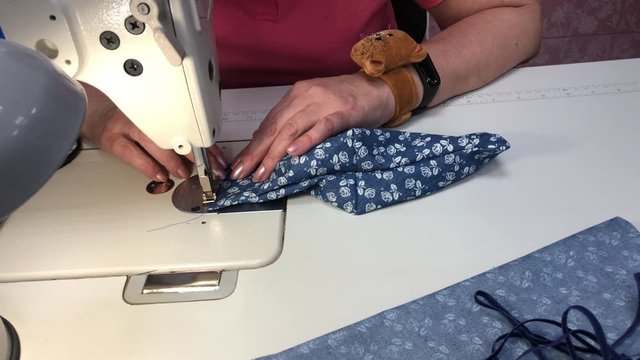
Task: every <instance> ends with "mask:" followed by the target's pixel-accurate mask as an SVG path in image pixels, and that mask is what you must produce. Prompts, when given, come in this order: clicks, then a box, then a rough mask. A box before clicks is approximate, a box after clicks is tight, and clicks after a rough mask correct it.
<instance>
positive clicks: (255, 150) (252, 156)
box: [231, 73, 395, 181]
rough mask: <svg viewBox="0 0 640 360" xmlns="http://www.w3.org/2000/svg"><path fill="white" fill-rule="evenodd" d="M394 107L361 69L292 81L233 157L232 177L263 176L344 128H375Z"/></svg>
mask: <svg viewBox="0 0 640 360" xmlns="http://www.w3.org/2000/svg"><path fill="white" fill-rule="evenodd" d="M394 111H395V99H394V97H393V94H392V92H391V89H390V88H389V87H388V86H387V85H386V84H385V83H384V81H382V80H381V79H374V78H370V77H368V76H367V75H365V74H363V73H356V74H352V75H343V76H336V77H329V78H318V79H312V80H305V81H300V82H297V83H296V84H294V85H293V87H292V88H291V89H290V90H289V91H288V92H287V93H286V94H285V95H284V97H283V98H282V99H281V100H280V102H278V104H276V106H274V107H273V109H272V110H271V111H270V112H269V114H267V116H266V118H265V119H264V121H263V122H262V124H260V127H259V128H258V129H257V130H256V132H255V133H254V134H253V139H252V140H251V142H250V143H249V144H248V145H247V147H246V148H244V149H243V150H242V151H241V152H240V154H239V155H238V156H237V157H236V159H235V160H234V161H233V163H232V168H231V178H232V179H241V178H244V177H246V176H248V175H249V174H251V173H252V172H253V180H254V181H265V180H267V179H268V178H269V176H270V175H271V173H272V172H273V170H274V169H275V167H276V164H277V163H278V162H279V161H280V160H281V159H282V158H284V157H285V156H286V155H287V154H288V155H301V154H304V153H305V152H307V151H308V150H309V149H311V148H312V147H314V146H316V145H318V144H319V143H321V142H322V141H324V140H326V139H327V138H329V137H331V136H333V135H336V134H338V133H340V132H343V131H344V130H346V129H350V128H355V127H363V128H376V127H378V126H380V125H382V124H384V123H385V122H387V121H388V120H389V119H391V118H392V117H393V113H394ZM256 168H257V170H256ZM254 170H255V172H254Z"/></svg>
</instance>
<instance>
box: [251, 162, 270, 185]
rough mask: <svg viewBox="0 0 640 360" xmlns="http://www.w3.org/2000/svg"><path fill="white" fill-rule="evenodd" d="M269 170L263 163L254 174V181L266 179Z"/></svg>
mask: <svg viewBox="0 0 640 360" xmlns="http://www.w3.org/2000/svg"><path fill="white" fill-rule="evenodd" d="M266 171H267V169H265V168H264V166H263V165H261V166H260V167H259V168H258V171H256V172H255V174H253V181H255V182H258V181H264V179H263V178H264V173H265V172H266Z"/></svg>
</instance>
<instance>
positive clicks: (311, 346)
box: [263, 218, 640, 360]
mask: <svg viewBox="0 0 640 360" xmlns="http://www.w3.org/2000/svg"><path fill="white" fill-rule="evenodd" d="M514 241H517V239H514ZM636 272H640V233H639V232H638V230H637V229H635V228H634V227H633V225H631V224H630V223H629V222H627V221H625V220H624V219H621V218H614V219H611V220H609V221H606V222H604V223H602V224H599V225H596V226H594V227H592V228H589V229H587V230H584V231H582V232H580V233H578V234H575V235H573V236H570V237H568V238H566V239H564V240H561V241H558V242H556V243H554V244H552V245H549V246H547V247H545V248H543V249H540V250H538V251H536V252H534V253H532V254H529V255H527V256H524V257H522V258H520V259H517V260H514V261H512V262H510V263H508V264H505V265H502V266H500V267H498V268H495V269H493V270H490V271H488V272H486V273H484V274H481V275H478V276H475V277H473V278H470V279H468V280H465V281H463V282H460V283H458V284H455V285H453V286H451V287H448V288H446V289H444V290H441V291H438V292H436V293H434V294H431V295H427V296H425V297H423V298H420V299H417V300H414V301H412V302H410V303H407V304H404V305H401V306H398V307H396V308H393V309H390V310H387V311H384V312H382V313H379V314H377V315H374V316H372V317H370V318H368V319H365V320H362V321H360V322H358V323H355V324H353V325H350V326H347V327H345V328H342V329H340V330H337V331H335V332H332V333H330V334H327V335H324V336H322V337H320V338H317V339H315V340H311V341H309V342H306V343H304V344H302V345H299V346H297V347H294V348H292V349H289V350H286V351H284V352H282V353H280V354H277V355H273V356H268V357H264V358H263V359H271V360H290V359H314V360H322V359H332V360H333V359H420V360H427V359H437V360H447V359H451V360H453V359H456V360H457V359H464V360H472V359H484V358H485V357H487V356H488V355H489V354H490V353H491V351H490V348H491V345H492V344H493V342H494V340H495V339H496V338H497V337H498V336H500V335H501V334H503V333H505V332H507V331H509V330H510V329H511V327H510V326H509V325H508V323H507V322H506V321H504V320H503V318H502V317H501V316H500V315H499V314H498V313H496V312H494V311H491V310H488V309H485V308H482V307H480V306H479V305H477V304H476V303H475V302H474V298H473V295H474V293H475V292H476V291H477V290H484V291H486V292H487V293H489V294H491V295H493V296H494V297H495V298H496V299H497V300H498V301H499V302H500V303H501V304H502V305H503V306H504V307H506V308H507V309H508V310H510V311H511V313H512V314H513V315H514V316H515V317H517V318H518V319H520V320H526V319H531V318H547V319H554V320H558V319H559V317H560V316H561V314H562V312H563V311H564V310H565V309H566V308H567V307H568V306H570V305H577V304H579V305H583V306H585V307H586V308H588V309H589V310H591V311H592V312H593V313H594V314H595V315H596V317H597V318H598V320H599V321H600V323H601V324H602V326H603V327H604V330H605V332H606V337H607V339H608V340H609V341H611V342H613V341H614V340H615V339H617V338H618V337H620V335H621V334H622V333H623V332H624V331H625V330H626V329H627V327H628V326H629V325H630V324H631V321H632V320H633V318H634V315H635V312H636V308H637V307H638V303H639V301H638V294H637V293H636V286H635V283H634V278H633V274H634V273H636ZM415 281H420V280H419V279H416V280H415ZM570 320H571V321H570V322H571V323H572V324H574V325H575V326H577V327H579V328H583V329H586V330H591V329H590V328H589V325H588V323H587V322H586V319H584V318H581V317H576V318H571V319H570ZM531 328H532V329H536V330H538V331H540V333H542V334H545V335H548V336H552V335H553V334H548V333H546V329H545V327H540V326H531ZM527 348H528V346H527V344H526V343H525V342H523V341H510V342H509V343H508V345H507V349H506V351H504V352H503V353H502V354H501V356H500V359H513V358H516V357H517V355H518V354H521V353H522V352H524V351H525V350H526V349H527ZM621 350H623V351H625V353H626V354H629V355H632V354H639V353H640V331H636V333H634V334H633V335H632V336H631V338H630V339H628V340H627V342H626V343H623V344H622V348H621ZM528 358H530V359H533V358H534V357H532V356H531V357H528ZM550 358H551V359H565V358H566V357H560V358H559V357H557V354H556V357H550ZM637 358H638V355H636V356H635V357H634V359H637Z"/></svg>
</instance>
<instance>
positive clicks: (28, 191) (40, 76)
mask: <svg viewBox="0 0 640 360" xmlns="http://www.w3.org/2000/svg"><path fill="white" fill-rule="evenodd" d="M85 110H86V97H85V93H84V90H83V89H82V87H81V86H80V84H79V83H78V82H76V81H75V80H73V79H71V78H70V77H69V76H67V75H66V74H65V73H63V72H62V70H60V69H59V68H57V67H56V66H55V65H54V64H53V63H52V62H51V61H49V59H47V58H45V57H44V56H43V55H41V54H40V53H38V52H36V51H34V50H31V49H29V48H27V47H25V46H22V45H19V44H16V43H13V42H11V41H8V40H0V174H2V183H1V184H0V220H2V219H3V218H4V217H5V216H7V215H8V214H9V213H11V212H12V211H13V210H15V209H16V208H17V207H18V206H20V205H21V204H22V203H23V202H24V201H26V200H27V199H28V198H29V197H31V196H32V195H33V194H35V192H36V191H38V190H39V189H40V188H41V187H42V186H43V185H44V184H45V182H46V181H47V180H48V179H49V177H51V175H52V174H53V173H54V172H55V171H56V170H57V169H58V168H59V167H60V165H61V164H62V163H63V161H64V159H65V158H66V156H67V154H68V153H69V151H70V150H71V148H72V146H73V144H74V143H75V141H76V139H77V137H78V135H79V133H80V126H81V125H82V119H83V118H84V113H85Z"/></svg>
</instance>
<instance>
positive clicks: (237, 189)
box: [208, 129, 509, 214]
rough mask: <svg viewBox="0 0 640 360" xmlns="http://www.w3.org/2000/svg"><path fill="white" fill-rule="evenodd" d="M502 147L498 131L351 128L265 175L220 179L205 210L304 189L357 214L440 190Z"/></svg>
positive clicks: (482, 163) (479, 166) (507, 146)
mask: <svg viewBox="0 0 640 360" xmlns="http://www.w3.org/2000/svg"><path fill="white" fill-rule="evenodd" d="M507 149H509V143H508V142H507V141H506V140H505V139H504V138H502V137H501V136H500V135H495V134H488V133H474V134H468V135H462V136H443V135H432V134H422V133H409V132H401V131H392V130H382V129H374V130H371V129H351V130H348V131H346V132H344V133H342V134H339V135H337V136H334V137H332V138H329V139H328V140H327V141H325V142H324V143H322V144H320V145H318V146H316V147H315V148H313V149H311V150H310V151H309V152H307V153H306V154H304V155H301V156H288V157H286V158H284V159H283V160H282V161H280V163H279V164H278V166H277V167H276V169H275V171H274V172H273V174H272V175H271V177H270V178H269V179H268V180H267V181H265V182H261V183H254V182H253V181H251V178H245V179H242V180H237V181H224V182H223V183H222V184H221V187H220V190H219V191H218V200H217V201H216V202H215V203H214V204H211V205H209V209H208V210H209V211H215V210H217V209H221V208H224V207H227V206H232V205H237V204H244V203H256V202H264V201H269V200H275V199H280V198H283V197H286V196H289V195H292V194H295V193H298V192H305V193H307V194H310V195H313V196H315V197H317V198H319V199H322V200H324V201H326V202H328V203H330V204H332V205H334V206H336V207H339V208H340V209H342V210H344V211H346V212H348V213H352V214H364V213H367V212H371V211H374V210H377V209H381V208H383V207H386V206H389V205H393V204H396V203H400V202H403V201H407V200H411V199H416V198H419V197H423V196H426V195H429V194H431V193H433V192H436V191H438V190H441V189H443V188H445V187H447V186H449V185H451V184H453V183H454V182H457V181H460V180H462V179H464V178H465V177H467V176H469V175H472V174H474V173H475V172H476V171H478V169H480V168H481V167H482V166H484V165H485V164H486V163H487V162H489V161H490V160H492V159H493V158H495V157H496V156H498V154H500V153H502V152H503V151H505V150H507Z"/></svg>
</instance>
